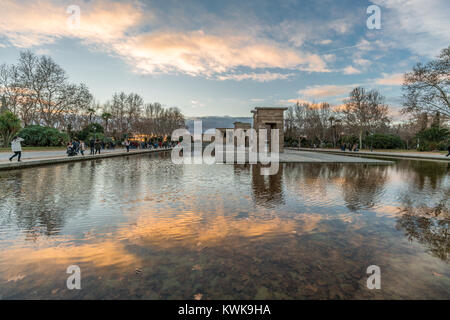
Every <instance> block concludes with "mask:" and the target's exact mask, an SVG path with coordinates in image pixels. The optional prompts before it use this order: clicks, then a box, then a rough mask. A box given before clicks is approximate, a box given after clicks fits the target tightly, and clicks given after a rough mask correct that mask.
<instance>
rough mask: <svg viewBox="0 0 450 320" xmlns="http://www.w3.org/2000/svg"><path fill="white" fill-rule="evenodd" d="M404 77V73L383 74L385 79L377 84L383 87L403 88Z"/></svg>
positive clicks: (377, 81)
mask: <svg viewBox="0 0 450 320" xmlns="http://www.w3.org/2000/svg"><path fill="white" fill-rule="evenodd" d="M403 76H404V75H403V73H394V74H387V73H383V77H382V78H379V79H377V80H376V81H375V83H376V84H380V85H382V86H401V85H402V84H403Z"/></svg>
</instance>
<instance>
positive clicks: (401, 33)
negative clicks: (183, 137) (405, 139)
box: [0, 0, 450, 117]
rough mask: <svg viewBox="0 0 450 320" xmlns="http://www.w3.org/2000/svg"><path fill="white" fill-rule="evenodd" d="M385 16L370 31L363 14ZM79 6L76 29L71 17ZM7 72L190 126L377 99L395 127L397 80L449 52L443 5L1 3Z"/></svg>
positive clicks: (432, 0) (412, 0) (0, 50)
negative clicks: (130, 95) (170, 110)
mask: <svg viewBox="0 0 450 320" xmlns="http://www.w3.org/2000/svg"><path fill="white" fill-rule="evenodd" d="M372 4H376V5H378V6H379V7H380V10H381V29H379V30H377V29H372V30H371V29H369V28H368V27H367V26H366V20H367V18H368V17H369V16H370V14H368V13H367V12H366V10H367V7H368V6H370V5H372ZM69 5H77V6H79V8H80V10H81V12H80V20H79V25H77V24H76V23H74V21H75V20H73V19H72V18H71V17H70V13H68V12H67V8H68V6H69ZM0 7H1V8H2V10H1V13H0V58H1V59H0V64H1V63H14V62H16V61H17V58H18V55H19V52H20V51H21V50H25V49H30V50H32V51H33V52H35V53H38V54H46V55H50V56H52V57H53V58H54V60H55V61H56V62H57V63H58V64H60V65H61V66H62V67H63V68H64V69H65V70H66V71H67V73H68V75H69V77H70V80H71V81H73V82H84V83H86V84H87V85H88V86H89V88H90V89H91V92H92V93H93V94H94V96H95V98H96V99H97V100H99V101H100V102H105V101H106V100H107V99H109V98H110V97H111V96H112V94H113V93H114V92H116V91H122V90H123V91H125V92H135V93H138V94H140V95H142V96H143V97H144V99H145V101H146V102H156V101H158V102H160V103H162V104H163V105H164V106H167V107H173V106H177V107H179V108H180V109H181V110H182V112H183V113H184V114H185V115H187V116H210V115H218V116H223V115H229V116H249V115H250V113H249V111H250V110H251V109H252V108H253V107H255V106H288V105H290V104H293V103H295V101H297V100H299V101H315V102H322V101H327V102H330V103H332V104H335V105H337V104H340V103H342V99H343V98H344V97H345V96H347V95H348V93H349V91H350V90H351V89H352V88H353V87H354V86H357V85H361V86H364V87H366V88H377V89H379V90H380V91H381V93H382V94H383V95H384V96H386V98H387V102H388V103H389V104H390V105H391V106H392V113H393V115H395V116H396V117H398V110H399V108H400V105H401V86H400V85H401V82H402V74H403V73H404V72H406V71H409V70H410V69H411V68H412V66H413V65H414V64H416V63H417V62H419V61H422V62H425V61H428V60H430V59H432V58H433V57H435V56H436V55H437V54H438V53H439V51H440V50H441V49H443V48H444V47H447V46H449V45H450V22H449V21H450V13H449V12H450V10H449V8H448V1H446V0H427V1H424V0H420V1H419V0H409V1H406V0H376V1H371V2H370V1H347V0H339V1H324V0H320V1H295V0H284V1H279V2H275V1H273V0H267V1H266V0H257V1H234V0H222V1H170V0H164V1H112V0H100V1H94V0H93V1H77V0H71V1H51V0H38V1H36V0H29V1H28V0H25V1H17V0H0Z"/></svg>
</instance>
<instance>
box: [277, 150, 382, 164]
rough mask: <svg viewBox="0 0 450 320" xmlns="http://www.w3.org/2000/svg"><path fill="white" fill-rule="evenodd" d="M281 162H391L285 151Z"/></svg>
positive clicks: (281, 156) (329, 154) (281, 155)
mask: <svg viewBox="0 0 450 320" xmlns="http://www.w3.org/2000/svg"><path fill="white" fill-rule="evenodd" d="M280 162H325V163H331V162H333V163H390V161H384V160H378V159H369V158H363V157H348V156H343V155H336V154H331V153H319V152H311V151H299V150H289V149H285V151H284V153H281V154H280Z"/></svg>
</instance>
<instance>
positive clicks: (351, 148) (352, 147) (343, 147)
mask: <svg viewBox="0 0 450 320" xmlns="http://www.w3.org/2000/svg"><path fill="white" fill-rule="evenodd" d="M345 150H348V151H354V152H357V151H359V145H358V144H357V143H355V144H350V143H348V144H347V143H343V144H341V151H345ZM370 151H372V147H370Z"/></svg>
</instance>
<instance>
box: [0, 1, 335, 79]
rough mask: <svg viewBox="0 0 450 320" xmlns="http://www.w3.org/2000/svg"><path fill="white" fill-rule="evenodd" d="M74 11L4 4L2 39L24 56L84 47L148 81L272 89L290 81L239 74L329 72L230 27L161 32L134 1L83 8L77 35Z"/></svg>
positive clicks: (312, 58) (56, 5) (315, 58)
mask: <svg viewBox="0 0 450 320" xmlns="http://www.w3.org/2000/svg"><path fill="white" fill-rule="evenodd" d="M69 4H70V3H69V2H56V1H51V0H42V1H31V0H26V1H23V2H22V3H20V4H19V3H17V2H16V1H14V0H3V1H2V20H1V21H0V37H3V38H5V39H6V41H7V42H8V43H9V44H10V45H13V46H16V47H22V48H29V47H33V46H41V45H43V44H49V43H53V42H55V41H57V40H59V39H62V38H76V39H80V40H81V41H82V43H84V44H85V45H87V46H88V47H89V48H92V49H95V50H103V51H106V52H108V53H109V54H112V55H116V56H118V57H120V58H122V59H124V60H125V61H127V62H128V63H129V64H130V65H131V66H133V69H134V71H135V72H137V73H142V74H155V73H178V72H181V73H185V74H189V75H193V76H206V77H218V78H219V79H221V80H225V79H233V80H237V81H241V80H244V79H251V80H255V81H270V80H275V79H286V78H287V77H289V75H288V74H285V73H270V72H263V73H243V74H238V72H236V69H238V68H240V67H243V68H249V69H267V68H278V69H284V70H297V71H298V70H302V71H308V72H329V70H328V68H327V64H326V62H325V61H324V60H323V59H322V58H321V57H320V56H319V55H317V54H314V53H308V52H305V51H302V50H299V49H298V48H292V47H289V46H287V45H285V44H284V43H283V42H280V41H276V40H274V39H272V38H271V37H268V36H266V35H264V34H260V35H258V33H257V32H256V33H248V32H239V31H238V30H227V29H226V28H225V27H224V28H225V29H222V30H221V29H217V27H215V28H211V29H210V28H207V26H205V28H204V29H203V28H196V29H195V28H194V29H189V28H183V30H174V29H168V28H167V26H165V25H159V26H157V25H156V24H157V23H160V24H161V17H157V18H156V17H153V15H152V13H151V12H149V10H145V9H144V7H143V6H142V5H140V4H139V3H138V2H135V1H131V0H130V1H122V2H116V1H110V0H100V1H90V2H84V3H83V5H82V6H80V9H81V20H80V25H79V28H71V27H70V25H69V24H68V23H67V21H68V16H69V15H68V14H67V13H66V11H65V10H66V8H67V6H68V5H69ZM158 21H159V22H158ZM217 25H220V26H223V25H224V24H223V23H218V24H217ZM225 25H226V24H225ZM150 26H151V27H152V28H150ZM158 27H159V28H158ZM149 28H150V29H151V30H152V31H151V32H149V31H148V30H149ZM206 29H208V31H205V30H206ZM143 30H145V32H144V31H143Z"/></svg>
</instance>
